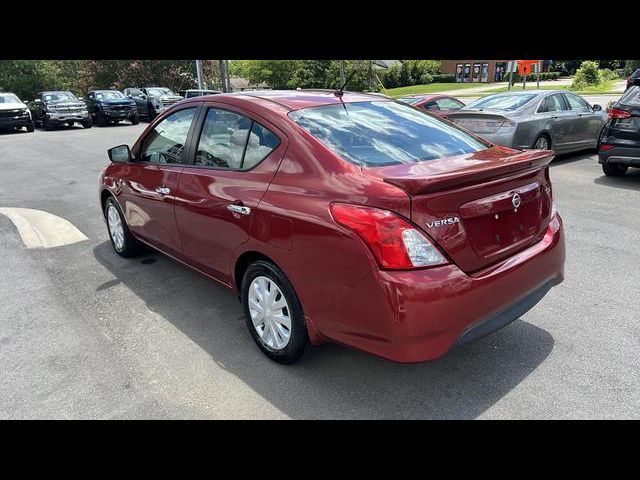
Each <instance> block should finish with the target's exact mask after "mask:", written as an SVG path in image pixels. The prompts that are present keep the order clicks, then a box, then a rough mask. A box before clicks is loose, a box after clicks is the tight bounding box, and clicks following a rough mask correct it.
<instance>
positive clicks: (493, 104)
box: [461, 93, 536, 111]
mask: <svg viewBox="0 0 640 480" xmlns="http://www.w3.org/2000/svg"><path fill="white" fill-rule="evenodd" d="M535 97H536V95H535V94H531V95H523V94H512V93H505V94H496V95H489V96H488V97H484V98H480V99H479V100H476V101H475V102H471V103H470V104H469V105H466V106H464V107H462V108H461V110H509V111H512V110H517V109H518V108H520V107H522V106H524V105H526V104H527V103H529V102H530V101H531V100H533V99H534V98H535Z"/></svg>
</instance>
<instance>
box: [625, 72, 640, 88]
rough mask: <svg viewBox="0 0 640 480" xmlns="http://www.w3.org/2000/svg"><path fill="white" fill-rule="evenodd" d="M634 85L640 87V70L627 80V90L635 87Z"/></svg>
mask: <svg viewBox="0 0 640 480" xmlns="http://www.w3.org/2000/svg"><path fill="white" fill-rule="evenodd" d="M634 85H640V68H638V69H637V70H636V71H635V72H633V73H632V74H631V75H629V78H627V89H629V88H630V87H633V86H634Z"/></svg>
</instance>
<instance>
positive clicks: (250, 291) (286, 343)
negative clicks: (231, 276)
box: [240, 260, 311, 365]
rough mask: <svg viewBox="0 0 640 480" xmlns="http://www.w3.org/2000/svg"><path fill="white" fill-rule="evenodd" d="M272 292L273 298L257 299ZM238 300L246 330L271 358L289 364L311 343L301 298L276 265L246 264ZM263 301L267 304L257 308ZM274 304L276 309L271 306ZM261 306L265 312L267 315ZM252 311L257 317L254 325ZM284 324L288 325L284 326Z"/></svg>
mask: <svg viewBox="0 0 640 480" xmlns="http://www.w3.org/2000/svg"><path fill="white" fill-rule="evenodd" d="M274 289H275V290H274ZM271 292H273V295H275V296H274V297H273V298H271V299H268V298H264V297H262V298H260V295H265V294H266V296H267V297H268V296H269V294H270V293H271ZM240 299H241V301H242V306H243V308H244V314H245V318H246V322H247V328H249V333H250V334H251V336H252V337H253V340H254V341H255V342H256V345H258V348H260V350H262V353H264V354H265V355H266V356H267V357H269V358H270V359H271V360H274V361H276V362H278V363H282V364H285V365H289V364H292V363H295V362H297V361H298V360H300V359H301V358H302V357H303V356H304V355H305V354H306V353H307V352H308V351H309V350H310V348H311V342H310V341H309V334H308V332H307V326H306V322H305V320H304V313H303V311H302V306H301V305H300V300H298V296H297V295H296V293H295V291H294V290H293V286H292V285H291V283H290V282H289V280H288V279H287V277H286V276H285V274H284V273H283V272H282V270H280V268H278V266H277V265H275V264H274V263H272V262H270V261H267V260H258V261H256V262H254V263H252V264H251V265H249V267H248V268H247V270H246V272H245V274H244V277H243V279H242V287H241V289H240ZM283 300H284V302H283ZM265 302H267V303H266V306H263V307H260V305H261V304H262V305H264V304H265ZM274 304H275V306H276V309H273V307H274ZM283 304H284V305H283ZM250 305H251V308H250ZM280 305H283V306H280ZM262 308H264V309H265V310H266V312H267V315H268V316H267V317H266V318H265V316H264V314H265V310H262ZM252 312H253V316H254V317H255V318H256V320H257V321H256V324H255V325H254V320H252ZM269 312H271V313H269ZM275 312H278V313H275ZM261 320H263V321H262V322H261ZM260 322H261V323H260ZM287 323H288V324H289V328H287V327H286V324H287ZM287 334H288V338H286V336H287ZM280 344H281V345H280Z"/></svg>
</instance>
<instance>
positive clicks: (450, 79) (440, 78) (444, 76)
mask: <svg viewBox="0 0 640 480" xmlns="http://www.w3.org/2000/svg"><path fill="white" fill-rule="evenodd" d="M455 82H456V76H455V75H454V74H453V73H439V74H437V75H434V76H433V83H455Z"/></svg>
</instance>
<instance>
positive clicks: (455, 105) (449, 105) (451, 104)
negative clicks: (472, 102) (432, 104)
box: [436, 98, 464, 110]
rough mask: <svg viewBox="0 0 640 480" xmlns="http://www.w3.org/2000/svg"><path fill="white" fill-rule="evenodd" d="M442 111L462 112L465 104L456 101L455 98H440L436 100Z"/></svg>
mask: <svg viewBox="0 0 640 480" xmlns="http://www.w3.org/2000/svg"><path fill="white" fill-rule="evenodd" d="M436 103H437V104H438V107H440V110H460V109H461V108H462V107H464V103H462V102H459V101H458V100H454V99H453V98H439V99H437V100H436Z"/></svg>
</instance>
